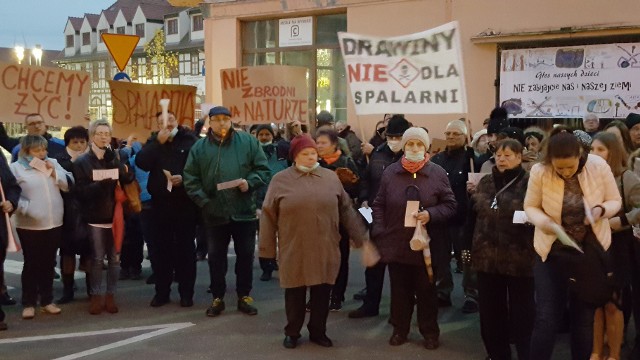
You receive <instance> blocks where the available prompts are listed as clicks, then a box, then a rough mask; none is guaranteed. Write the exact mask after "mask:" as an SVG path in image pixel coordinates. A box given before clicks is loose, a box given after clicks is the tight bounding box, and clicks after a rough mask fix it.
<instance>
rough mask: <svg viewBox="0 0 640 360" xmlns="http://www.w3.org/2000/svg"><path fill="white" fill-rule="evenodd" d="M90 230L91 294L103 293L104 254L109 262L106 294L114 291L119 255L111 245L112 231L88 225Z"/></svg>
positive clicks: (118, 268) (118, 270)
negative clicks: (91, 257)
mask: <svg viewBox="0 0 640 360" xmlns="http://www.w3.org/2000/svg"><path fill="white" fill-rule="evenodd" d="M89 230H90V232H91V248H92V250H93V263H92V264H91V278H90V279H91V281H90V282H91V295H104V291H103V290H102V262H103V261H104V257H105V255H106V256H107V262H108V264H109V266H108V268H107V294H115V293H116V285H117V284H118V276H119V275H120V255H119V254H117V253H116V248H115V246H113V232H112V230H111V229H110V228H109V229H104V228H99V227H95V226H89Z"/></svg>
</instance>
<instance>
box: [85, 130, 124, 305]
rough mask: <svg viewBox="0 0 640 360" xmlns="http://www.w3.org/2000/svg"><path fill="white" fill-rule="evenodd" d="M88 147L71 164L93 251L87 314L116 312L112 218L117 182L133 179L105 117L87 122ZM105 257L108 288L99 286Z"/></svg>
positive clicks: (116, 258) (117, 262)
mask: <svg viewBox="0 0 640 360" xmlns="http://www.w3.org/2000/svg"><path fill="white" fill-rule="evenodd" d="M89 139H90V141H91V145H90V150H89V151H88V152H87V153H85V154H83V155H81V156H80V157H79V158H78V159H77V160H76V161H75V163H74V164H73V165H74V166H73V175H74V177H75V179H76V191H77V196H78V199H79V200H80V207H81V210H82V214H83V216H84V220H85V221H86V222H87V223H88V224H89V239H90V241H91V248H92V251H93V263H92V265H91V272H90V273H91V281H90V284H91V305H90V308H89V313H90V314H92V315H97V314H100V313H101V312H102V311H103V309H104V310H106V311H107V312H109V313H117V312H118V307H117V305H116V303H115V298H114V295H115V292H116V285H117V282H118V276H119V272H120V271H119V270H120V259H119V255H118V252H119V249H117V248H116V244H115V243H114V234H113V229H112V228H113V221H114V209H115V208H116V206H115V205H116V197H115V189H116V185H117V182H118V181H120V183H122V184H126V183H130V182H132V181H133V178H134V174H133V173H132V172H129V171H128V169H127V167H126V166H125V165H124V164H122V163H120V160H119V159H118V158H117V156H116V152H115V151H113V149H111V147H110V146H109V143H110V142H111V125H109V123H108V122H107V121H106V120H94V121H93V122H91V124H89ZM105 255H106V257H107V262H108V264H109V265H108V270H107V289H106V296H105V291H104V289H103V288H102V265H103V259H104V257H105Z"/></svg>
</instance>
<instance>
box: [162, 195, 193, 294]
mask: <svg viewBox="0 0 640 360" xmlns="http://www.w3.org/2000/svg"><path fill="white" fill-rule="evenodd" d="M152 211H153V219H154V221H153V223H154V240H153V241H154V248H155V249H154V253H153V254H154V257H153V259H152V260H153V261H152V262H151V264H152V266H153V273H154V274H155V275H156V284H155V288H156V295H157V296H158V297H161V298H168V297H169V293H170V292H171V283H172V282H173V273H174V271H175V275H176V280H178V293H179V294H180V297H181V298H184V299H191V298H193V287H194V285H195V282H196V247H195V237H196V218H195V209H189V210H187V209H181V208H179V209H175V208H169V207H168V206H156V205H155V204H154V206H153V210H152Z"/></svg>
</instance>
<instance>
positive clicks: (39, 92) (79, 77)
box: [0, 63, 91, 126]
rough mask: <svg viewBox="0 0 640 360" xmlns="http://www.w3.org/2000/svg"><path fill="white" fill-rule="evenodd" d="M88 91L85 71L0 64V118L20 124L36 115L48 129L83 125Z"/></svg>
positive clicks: (87, 76)
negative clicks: (52, 126)
mask: <svg viewBox="0 0 640 360" xmlns="http://www.w3.org/2000/svg"><path fill="white" fill-rule="evenodd" d="M90 87H91V84H90V81H89V73H87V72H84V71H71V70H63V69H56V68H48V67H39V66H27V65H17V64H10V63H0V118H2V120H3V121H6V122H16V123H23V122H24V118H25V116H26V115H28V114H33V113H38V114H41V115H42V116H43V117H44V119H45V121H46V123H47V125H54V126H75V125H86V124H85V123H86V121H85V120H84V115H85V114H86V113H87V109H88V108H89V90H90Z"/></svg>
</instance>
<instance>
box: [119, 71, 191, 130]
mask: <svg viewBox="0 0 640 360" xmlns="http://www.w3.org/2000/svg"><path fill="white" fill-rule="evenodd" d="M109 86H110V87H111V103H112V105H113V136H115V137H119V138H126V137H127V136H129V135H130V134H132V133H135V134H137V135H138V137H139V138H143V137H144V136H147V135H149V134H150V133H151V132H152V131H156V130H158V124H157V119H156V113H158V112H159V111H161V110H162V108H161V107H160V100H161V99H169V100H171V101H170V105H169V111H171V112H173V113H174V114H175V115H176V120H177V121H178V124H180V125H184V124H186V125H188V126H190V127H193V118H194V117H195V109H196V107H195V106H196V105H195V98H196V88H195V87H193V86H186V85H154V84H137V83H130V82H125V81H109Z"/></svg>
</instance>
